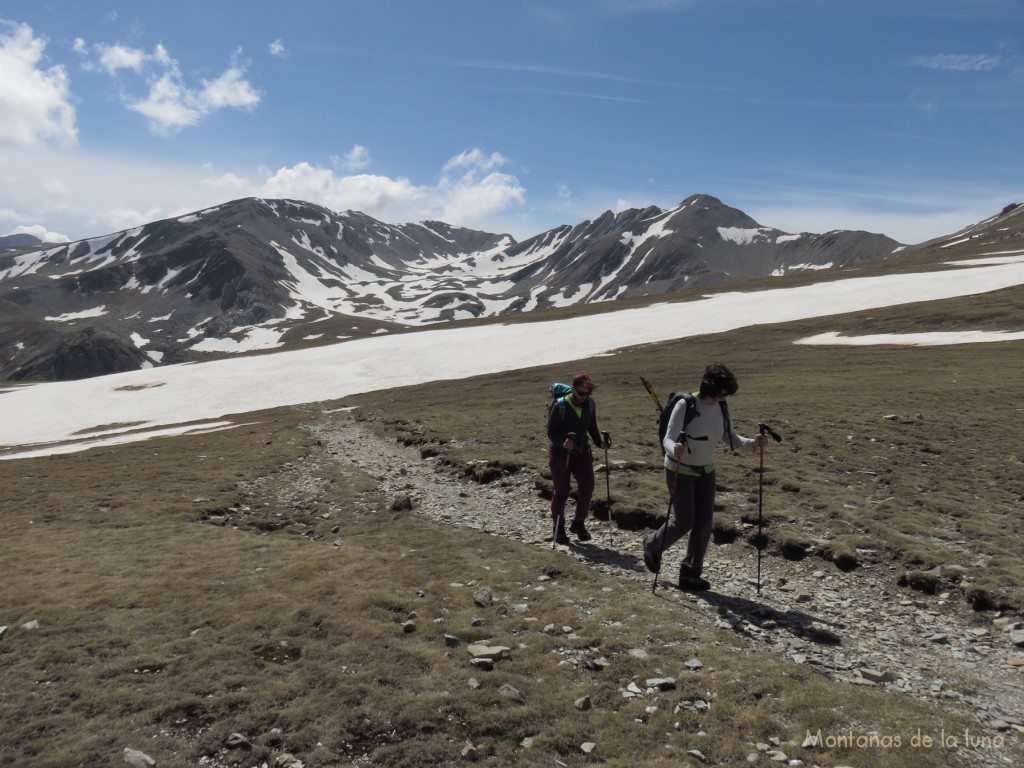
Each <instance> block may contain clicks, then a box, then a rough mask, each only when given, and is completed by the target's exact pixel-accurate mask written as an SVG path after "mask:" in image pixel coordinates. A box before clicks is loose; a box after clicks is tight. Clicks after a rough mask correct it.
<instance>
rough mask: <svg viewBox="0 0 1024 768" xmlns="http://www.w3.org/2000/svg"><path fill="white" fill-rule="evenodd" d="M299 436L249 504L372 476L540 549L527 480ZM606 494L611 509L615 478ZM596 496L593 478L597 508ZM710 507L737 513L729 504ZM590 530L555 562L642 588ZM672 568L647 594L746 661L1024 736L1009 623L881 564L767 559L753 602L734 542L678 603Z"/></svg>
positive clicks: (536, 500) (625, 562) (1019, 627)
mask: <svg viewBox="0 0 1024 768" xmlns="http://www.w3.org/2000/svg"><path fill="white" fill-rule="evenodd" d="M311 431H312V432H313V434H314V435H315V437H316V438H317V439H318V441H319V445H318V448H317V450H315V451H314V452H313V455H312V456H311V457H310V458H309V459H308V460H306V461H304V462H302V463H301V465H299V464H296V465H292V466H291V467H289V468H288V469H287V473H289V474H290V476H289V475H286V477H287V479H288V481H289V482H287V483H282V482H281V479H282V478H281V477H280V476H279V477H278V478H277V479H276V480H275V481H274V487H273V488H265V489H262V491H260V489H255V488H253V489H251V492H273V493H277V494H279V496H280V495H284V496H285V497H286V498H283V499H282V500H284V501H286V502H287V503H290V504H292V505H293V506H299V507H301V506H302V505H304V504H305V503H306V502H308V500H310V499H315V498H316V496H317V495H318V494H319V493H320V492H321V491H322V490H323V482H324V481H323V480H322V478H323V477H324V476H325V474H327V473H326V472H325V469H327V468H328V467H329V465H334V466H333V467H331V468H332V469H335V470H340V471H342V472H345V471H354V470H359V471H362V472H366V473H368V474H370V475H371V476H374V477H376V478H377V481H378V483H379V490H380V492H381V493H382V494H383V495H384V497H385V498H386V499H388V500H395V501H398V502H400V503H401V500H404V499H406V498H408V499H409V500H410V501H411V503H412V509H413V510H414V511H415V512H416V513H418V514H422V515H426V516H428V517H430V518H431V519H433V520H436V521H438V522H441V523H445V524H448V525H453V526H459V527H463V528H470V529H473V530H477V531H480V532H481V533H485V534H489V535H494V536H501V537H505V538H508V539H512V540H518V541H522V542H523V543H525V544H528V545H533V546H544V547H550V546H551V525H550V517H549V514H548V511H547V502H546V501H544V500H543V499H542V498H540V497H539V495H538V491H537V486H536V480H537V478H536V477H535V476H533V475H532V473H526V472H521V473H518V474H513V475H506V476H504V477H502V478H500V479H498V480H495V481H493V482H490V483H486V484H479V483H476V482H473V481H471V480H467V479H465V478H464V477H461V476H459V475H458V474H457V473H455V472H452V471H450V470H448V471H446V470H445V469H444V468H442V467H441V466H440V465H439V463H438V461H437V459H432V458H427V459H424V458H421V455H420V451H419V449H418V448H410V447H405V446H403V445H402V444H401V443H398V442H392V441H387V440H383V439H381V438H380V437H378V436H376V435H375V434H373V433H372V432H371V431H370V430H369V429H367V428H366V427H364V426H362V425H360V424H359V423H358V422H357V421H356V420H355V419H354V418H352V417H350V416H349V415H348V414H345V413H334V414H331V416H330V418H329V419H323V420H321V421H319V422H318V423H317V424H316V425H315V426H313V427H311ZM612 464H613V466H614V462H612ZM382 468H387V470H388V471H382ZM611 486H612V497H613V500H614V470H613V471H612V476H611ZM604 491H605V483H604V477H603V472H601V473H600V474H599V475H598V489H597V493H596V494H595V498H596V497H598V496H603V492H604ZM720 498H721V497H720ZM721 500H722V501H723V502H724V503H725V504H726V505H730V504H732V503H733V502H734V501H735V502H736V503H746V502H745V501H741V500H735V499H731V498H729V497H728V495H726V497H725V498H721ZM590 528H591V532H592V534H593V540H592V541H590V542H588V543H586V544H579V543H577V542H576V538H575V537H572V540H573V544H572V546H569V547H561V548H560V549H561V551H562V552H563V553H564V554H565V555H566V556H567V557H574V558H576V559H577V560H579V561H581V562H583V563H586V564H587V565H588V566H590V567H592V568H594V569H596V570H598V571H600V572H601V573H603V574H605V575H607V576H609V577H612V578H616V579H630V580H633V581H637V582H646V583H648V584H649V583H651V581H652V579H653V576H652V574H650V573H649V572H648V571H647V570H646V569H645V568H644V565H643V561H642V558H641V557H640V553H641V542H642V538H643V536H644V535H645V534H646V531H628V530H622V529H619V528H617V527H614V528H612V529H611V530H610V529H609V526H608V525H607V524H606V523H604V522H602V521H597V520H591V521H590ZM676 549H678V548H676ZM680 557H681V551H670V552H668V553H666V557H665V564H664V566H663V568H662V573H661V578H660V581H661V583H662V584H665V585H666V586H665V588H664V589H662V588H661V587H660V586H659V589H658V594H659V595H660V596H664V597H666V598H667V599H672V600H678V601H680V602H681V603H683V604H685V605H687V606H689V607H690V608H691V609H692V610H690V611H688V612H687V614H686V615H687V621H691V622H695V621H702V622H705V623H706V624H707V625H708V626H709V627H719V628H727V629H731V630H733V631H734V632H736V633H738V634H740V635H741V636H743V637H744V638H745V639H746V643H747V646H746V647H747V649H748V652H749V653H762V654H763V653H770V654H774V655H775V656H776V657H777V658H779V659H780V660H781V659H785V660H787V661H790V662H794V663H798V664H808V665H813V667H814V668H815V669H816V670H818V671H819V672H820V673H822V674H824V675H827V676H828V677H830V678H832V679H834V680H836V681H839V682H842V683H846V684H851V685H868V686H878V687H884V688H885V689H886V690H888V691H890V692H892V693H893V694H894V695H903V696H910V697H913V698H915V699H920V700H924V701H929V702H932V703H936V702H937V703H939V704H940V705H941V706H943V707H949V708H951V709H956V710H958V711H964V710H965V709H966V710H967V711H969V712H971V713H972V714H973V715H974V716H975V717H976V719H977V722H978V729H977V732H978V736H979V737H988V738H995V739H1005V740H1006V741H1007V742H1011V741H1016V740H1017V739H1019V738H1020V734H1021V733H1024V650H1022V648H1024V623H1021V622H1020V621H1019V620H1018V618H1017V617H1013V616H1001V615H1000V614H994V613H986V612H976V611H973V610H972V609H971V607H970V606H969V605H968V604H967V603H966V602H965V601H964V600H963V598H962V596H960V595H959V594H938V595H927V594H922V593H918V592H913V591H910V590H908V589H907V588H903V587H899V586H897V584H896V580H897V577H898V575H899V572H900V568H899V567H898V566H897V565H895V564H884V563H872V562H866V563H864V564H863V565H862V566H861V567H859V568H857V569H856V570H854V571H852V572H849V573H844V572H842V571H840V570H838V569H837V568H836V567H835V566H834V565H833V564H832V563H829V562H825V561H822V560H819V559H816V558H808V559H806V560H802V561H788V560H785V559H783V558H781V557H778V556H773V555H768V554H767V553H765V554H763V557H762V582H761V583H762V590H761V593H760V594H758V592H757V588H756V585H757V581H756V575H757V557H756V551H755V550H754V549H753V548H752V547H750V546H749V544H747V543H746V542H745V541H744V540H742V539H737V541H736V542H735V543H732V544H723V545H714V544H713V545H712V548H711V550H710V551H709V554H708V565H707V567H706V571H705V574H704V575H705V576H706V577H707V578H708V580H709V581H710V582H711V584H712V589H711V591H709V592H705V593H699V594H692V593H684V592H680V591H678V590H676V589H673V588H672V585H673V581H674V578H673V577H674V575H675V573H676V569H677V567H678V560H679V558H680ZM961 738H963V736H962V735H961ZM999 753H1000V750H995V751H989V752H977V753H975V754H974V758H975V760H974V762H973V764H975V765H1005V764H1006V762H1005V760H1006V758H1005V753H1004V754H1003V755H1000V754H999ZM987 761H991V762H987Z"/></svg>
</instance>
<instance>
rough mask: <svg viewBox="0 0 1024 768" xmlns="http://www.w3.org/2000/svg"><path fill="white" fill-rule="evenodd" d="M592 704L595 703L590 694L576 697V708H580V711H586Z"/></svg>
mask: <svg viewBox="0 0 1024 768" xmlns="http://www.w3.org/2000/svg"><path fill="white" fill-rule="evenodd" d="M592 706H593V704H592V703H591V701H590V697H589V696H581V697H580V698H578V699H576V709H578V710H579V711H580V712H586V711H587V710H589V709H590V708H591V707H592Z"/></svg>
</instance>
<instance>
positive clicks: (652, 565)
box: [644, 544, 661, 573]
mask: <svg viewBox="0 0 1024 768" xmlns="http://www.w3.org/2000/svg"><path fill="white" fill-rule="evenodd" d="M644 565H646V566H647V570H648V571H650V572H651V573H658V572H659V571H661V555H655V554H654V553H653V552H651V551H650V550H649V549H648V548H647V544H644Z"/></svg>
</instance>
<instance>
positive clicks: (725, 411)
mask: <svg viewBox="0 0 1024 768" xmlns="http://www.w3.org/2000/svg"><path fill="white" fill-rule="evenodd" d="M718 406H719V407H720V408H721V409H722V419H723V421H724V422H725V434H727V435H728V436H729V450H730V451H735V450H736V446H735V445H734V444H733V442H732V416H730V415H729V404H728V403H727V402H726V401H725V400H719V401H718Z"/></svg>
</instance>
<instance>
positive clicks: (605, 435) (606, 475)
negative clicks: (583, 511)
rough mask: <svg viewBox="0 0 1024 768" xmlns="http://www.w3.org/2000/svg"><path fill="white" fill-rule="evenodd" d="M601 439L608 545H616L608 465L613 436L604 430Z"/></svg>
mask: <svg viewBox="0 0 1024 768" xmlns="http://www.w3.org/2000/svg"><path fill="white" fill-rule="evenodd" d="M601 439H602V440H604V487H605V491H607V493H608V546H610V547H611V546H614V545H615V543H614V541H613V540H612V481H611V477H610V474H609V473H610V472H611V469H610V468H609V466H608V446H609V445H610V444H611V442H612V438H611V436H610V435H609V434H608V433H607V432H602V433H601Z"/></svg>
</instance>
